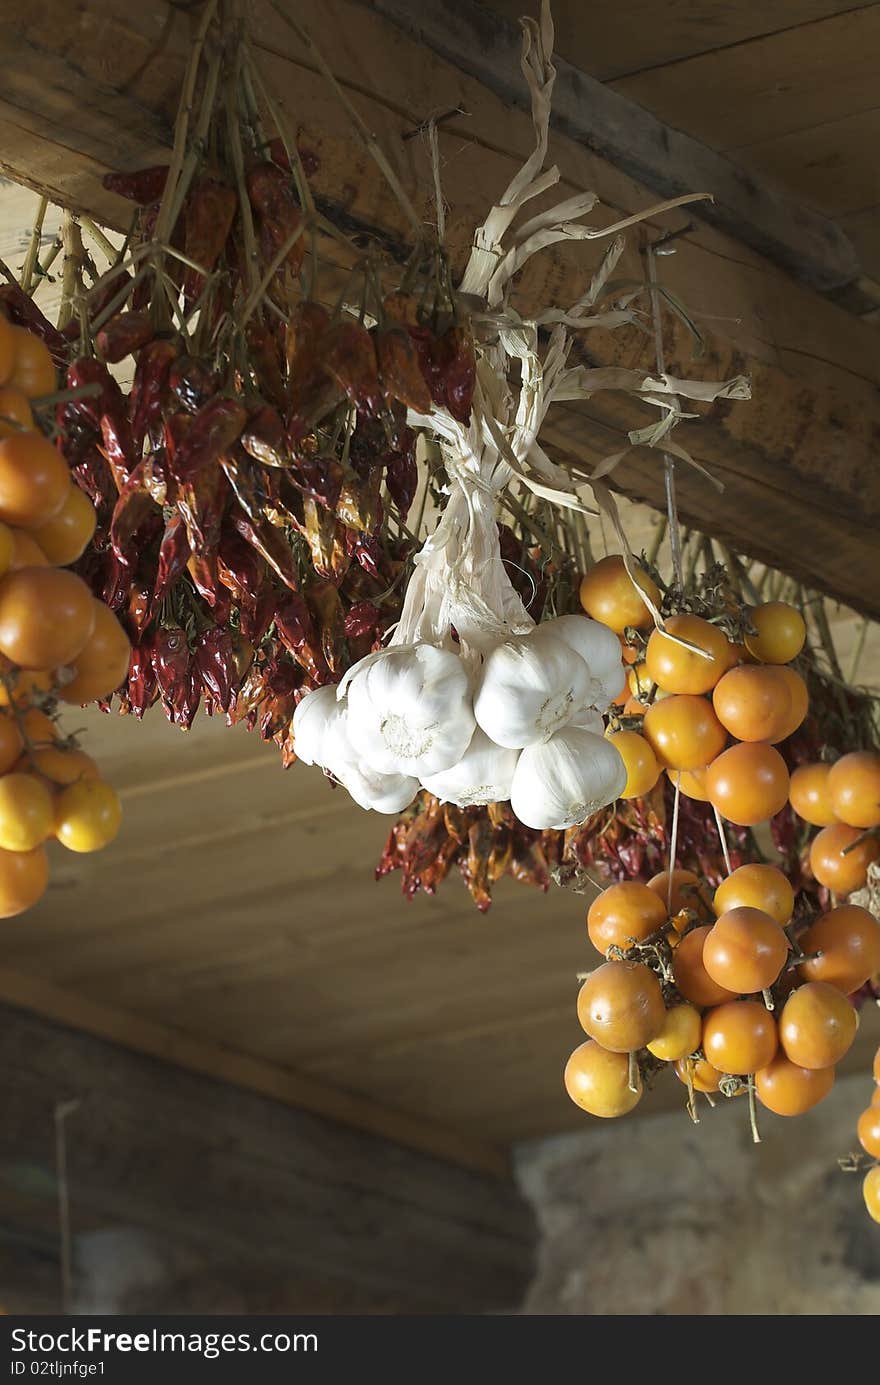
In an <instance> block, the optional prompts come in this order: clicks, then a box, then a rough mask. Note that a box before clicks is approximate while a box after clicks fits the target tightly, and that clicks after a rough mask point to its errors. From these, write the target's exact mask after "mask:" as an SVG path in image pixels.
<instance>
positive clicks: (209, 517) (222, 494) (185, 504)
mask: <svg viewBox="0 0 880 1385" xmlns="http://www.w3.org/2000/svg"><path fill="white" fill-rule="evenodd" d="M228 495H229V483H228V481H227V480H226V476H225V474H224V472H223V469H222V468H221V467H219V466H208V467H203V468H202V469H201V470H200V471H197V472H195V473H194V474H193V475H192V477H191V478H190V479H188V480H185V481H181V483H180V485H179V486H178V488H177V508H178V510H179V511H180V513H181V515H182V516H183V519H184V522H185V524H186V532H187V535H188V536H189V546H190V548H191V549H192V551H193V553H196V554H198V555H199V556H201V557H208V556H210V555H211V554H214V553H216V551H217V545H218V544H219V542H220V525H221V522H222V519H223V511H224V509H225V506H226V500H227V497H228Z"/></svg>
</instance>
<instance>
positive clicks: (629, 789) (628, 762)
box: [120, 659, 660, 798]
mask: <svg viewBox="0 0 880 1385" xmlns="http://www.w3.org/2000/svg"><path fill="white" fill-rule="evenodd" d="M125 671H126V672H127V671H128V660H127V659H126V665H125ZM123 676H124V675H123ZM120 681H121V680H120ZM608 739H609V741H610V742H611V744H612V745H613V746H614V748H615V750H616V751H617V752H618V753H619V755H620V758H621V759H622V760H623V763H624V766H625V768H626V783H625V785H624V786H623V790H622V792H621V794H620V797H621V798H641V797H642V795H643V794H646V793H648V792H649V791H650V790H651V789H653V787H654V785H655V784H656V783H657V780H658V779H659V777H660V766H659V765H658V764H657V757H656V755H655V754H654V752H653V750H652V749H651V746H650V745H649V743H648V742H647V741H646V740H645V738H644V736H640V735H639V733H638V731H616V732H615V733H614V734H613V735H610V736H609V737H608Z"/></svg>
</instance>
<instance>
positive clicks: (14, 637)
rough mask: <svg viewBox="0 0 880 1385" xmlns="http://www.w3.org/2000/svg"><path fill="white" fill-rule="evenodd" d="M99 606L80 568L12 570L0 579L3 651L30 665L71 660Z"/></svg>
mask: <svg viewBox="0 0 880 1385" xmlns="http://www.w3.org/2000/svg"><path fill="white" fill-rule="evenodd" d="M2 446H3V444H2V443H0V447H2ZM95 607H96V602H95V599H94V597H93V596H92V593H91V592H90V591H89V589H88V587H87V586H86V584H85V582H84V581H83V580H82V578H81V577H77V575H76V573H73V572H66V571H65V570H64V569H63V568H54V567H24V568H20V569H19V571H18V572H8V573H7V574H6V576H5V577H3V578H0V653H2V654H5V655H6V657H7V658H8V659H11V660H12V661H13V663H15V664H18V665H19V666H20V667H21V668H27V669H38V670H39V669H54V668H57V667H59V665H61V664H70V663H73V661H74V660H75V659H76V656H77V655H78V654H79V652H80V650H81V649H82V648H83V646H84V645H85V643H86V641H87V640H88V639H89V637H90V636H91V633H92V631H93V630H94V628H95Z"/></svg>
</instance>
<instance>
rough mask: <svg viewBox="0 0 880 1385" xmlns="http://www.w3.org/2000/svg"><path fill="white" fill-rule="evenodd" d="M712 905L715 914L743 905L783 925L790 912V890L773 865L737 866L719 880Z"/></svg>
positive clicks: (792, 897)
mask: <svg viewBox="0 0 880 1385" xmlns="http://www.w3.org/2000/svg"><path fill="white" fill-rule="evenodd" d="M714 904H715V913H716V914H724V913H726V912H727V910H728V909H739V908H741V907H742V906H744V905H745V906H747V907H748V908H750V909H763V910H764V912H765V913H766V914H769V915H770V917H771V918H774V919H775V920H776V922H777V923H782V924H785V923H788V921H789V919H790V918H791V916H792V914H793V913H794V890H793V889H792V888H791V882H790V881H789V880H788V879H787V877H786V876H784V875H783V873H782V871H781V870H779V869H778V867H777V866H765V865H757V864H756V865H746V866H739V867H738V868H737V869H736V870H734V871H731V873H730V875H728V877H727V879H726V880H722V881H721V884H720V885H719V886H718V889H717V890H716V891H715V900H714Z"/></svg>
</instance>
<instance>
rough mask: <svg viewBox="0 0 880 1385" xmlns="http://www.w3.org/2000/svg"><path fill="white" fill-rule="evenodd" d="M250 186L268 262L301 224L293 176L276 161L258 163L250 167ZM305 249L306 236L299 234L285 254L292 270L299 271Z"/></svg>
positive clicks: (286, 265) (264, 255) (261, 243)
mask: <svg viewBox="0 0 880 1385" xmlns="http://www.w3.org/2000/svg"><path fill="white" fill-rule="evenodd" d="M247 190H248V197H249V198H250V202H251V205H252V207H253V209H254V212H255V213H256V221H257V225H258V227H259V232H260V249H261V250H262V253H263V258H264V259H265V261H266V263H267V264H268V263H270V262H271V261H273V260H274V259H275V257H276V256H277V255H278V254H280V252H281V250H282V249H283V247H284V246H285V245H286V244H287V243H288V241H289V240H290V238H291V236H293V235H294V234H295V232H296V231H297V230H299V228H300V226H301V225H302V213H301V211H300V207H299V202H298V201H297V197H296V192H295V189H294V185H293V180H292V178H291V177H290V175H289V174H286V173H284V171H283V170H282V169H280V168H279V167H278V166H277V165H276V164H273V163H258V164H254V166H253V167H252V168H251V169H249V171H248V175H247ZM305 250H306V244H305V238H304V237H303V236H302V235H300V237H299V239H298V240H297V241H295V242H294V243H293V245H292V246H291V247H290V249H289V250H288V252H287V254H286V256H285V258H284V262H283V267H284V268H285V269H286V270H288V271H289V273H291V274H298V273H299V271H300V268H301V266H302V262H303V257H304V255H305Z"/></svg>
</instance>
